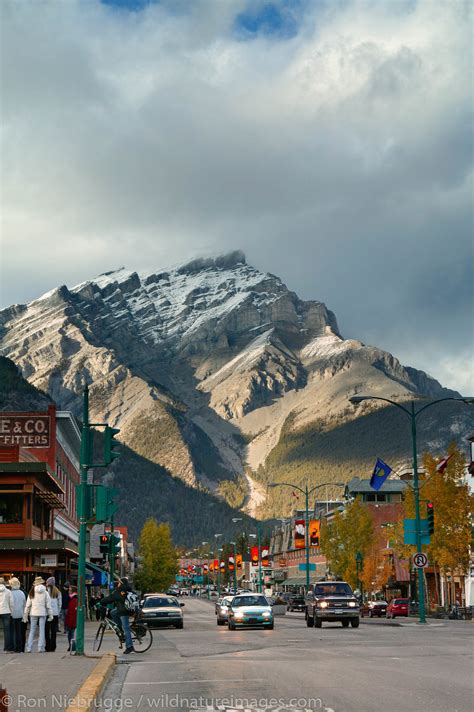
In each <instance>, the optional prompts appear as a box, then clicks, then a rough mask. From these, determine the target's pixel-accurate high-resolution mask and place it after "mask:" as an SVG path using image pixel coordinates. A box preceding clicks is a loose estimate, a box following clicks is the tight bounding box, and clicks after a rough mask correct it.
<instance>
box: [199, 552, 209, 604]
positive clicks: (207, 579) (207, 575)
mask: <svg viewBox="0 0 474 712" xmlns="http://www.w3.org/2000/svg"><path fill="white" fill-rule="evenodd" d="M206 544H209V542H208V541H203V542H202V543H201V546H206ZM204 556H205V554H204ZM206 583H207V597H208V598H210V594H209V554H207V572H206Z"/></svg>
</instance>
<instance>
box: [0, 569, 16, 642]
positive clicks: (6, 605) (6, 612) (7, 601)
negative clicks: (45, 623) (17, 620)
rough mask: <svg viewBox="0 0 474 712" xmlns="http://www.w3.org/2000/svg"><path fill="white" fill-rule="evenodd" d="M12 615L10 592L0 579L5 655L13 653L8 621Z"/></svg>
mask: <svg viewBox="0 0 474 712" xmlns="http://www.w3.org/2000/svg"><path fill="white" fill-rule="evenodd" d="M12 613H13V597H12V592H11V591H10V590H9V589H8V588H7V587H6V586H5V579H3V578H0V619H1V620H2V623H3V649H4V651H5V652H6V653H12V652H13V645H12V639H11V635H10V621H11V618H12Z"/></svg>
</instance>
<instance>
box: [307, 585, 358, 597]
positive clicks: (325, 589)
mask: <svg viewBox="0 0 474 712" xmlns="http://www.w3.org/2000/svg"><path fill="white" fill-rule="evenodd" d="M314 592H315V594H316V595H317V596H352V591H351V587H350V586H348V585H347V583H325V584H319V585H318V586H316V588H315V589H314Z"/></svg>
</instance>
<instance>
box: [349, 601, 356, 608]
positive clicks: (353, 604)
mask: <svg viewBox="0 0 474 712" xmlns="http://www.w3.org/2000/svg"><path fill="white" fill-rule="evenodd" d="M349 606H350V607H351V608H355V607H356V606H357V603H356V602H355V601H349Z"/></svg>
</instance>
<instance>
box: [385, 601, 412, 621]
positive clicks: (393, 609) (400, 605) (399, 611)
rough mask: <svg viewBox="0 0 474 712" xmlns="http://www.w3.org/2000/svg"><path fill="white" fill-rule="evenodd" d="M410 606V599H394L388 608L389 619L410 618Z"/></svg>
mask: <svg viewBox="0 0 474 712" xmlns="http://www.w3.org/2000/svg"><path fill="white" fill-rule="evenodd" d="M409 604H410V601H409V600H408V598H394V599H393V600H392V601H390V603H389V604H388V606H387V613H386V615H387V618H396V617H397V616H408V608H409Z"/></svg>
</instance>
